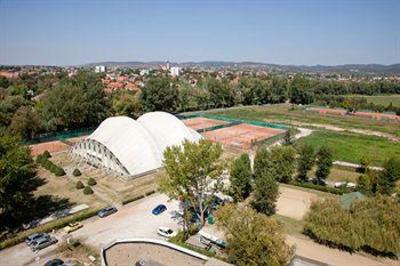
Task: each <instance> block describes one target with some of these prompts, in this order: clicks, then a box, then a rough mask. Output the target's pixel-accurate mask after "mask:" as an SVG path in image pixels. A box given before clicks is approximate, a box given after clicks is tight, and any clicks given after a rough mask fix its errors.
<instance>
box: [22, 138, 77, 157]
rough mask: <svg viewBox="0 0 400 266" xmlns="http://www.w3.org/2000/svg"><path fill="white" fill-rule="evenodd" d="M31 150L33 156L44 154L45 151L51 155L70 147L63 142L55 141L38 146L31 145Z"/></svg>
mask: <svg viewBox="0 0 400 266" xmlns="http://www.w3.org/2000/svg"><path fill="white" fill-rule="evenodd" d="M29 148H31V154H32V156H36V155H39V154H42V153H43V152H44V151H46V150H47V151H49V152H50V153H54V152H60V151H64V150H66V149H68V148H69V146H68V145H67V144H65V143H63V142H61V141H58V140H55V141H50V142H43V143H38V144H32V145H29Z"/></svg>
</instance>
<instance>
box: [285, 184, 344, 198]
mask: <svg viewBox="0 0 400 266" xmlns="http://www.w3.org/2000/svg"><path fill="white" fill-rule="evenodd" d="M289 184H290V185H293V186H298V187H304V188H309V189H315V190H319V191H322V192H327V193H332V194H336V195H342V194H345V193H349V192H351V191H352V190H350V189H349V188H346V187H341V188H334V187H328V186H321V185H316V184H313V183H309V182H298V181H291V182H289Z"/></svg>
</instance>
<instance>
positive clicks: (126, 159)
mask: <svg viewBox="0 0 400 266" xmlns="http://www.w3.org/2000/svg"><path fill="white" fill-rule="evenodd" d="M201 138H202V136H201V135H200V134H199V133H197V132H196V131H194V130H193V129H191V128H188V127H186V126H185V125H184V124H183V122H182V121H180V120H179V119H178V118H176V117H175V116H173V115H171V114H169V113H165V112H151V113H147V114H144V115H142V116H141V117H139V118H138V119H137V120H134V119H132V118H129V117H125V116H117V117H110V118H107V119H106V120H104V121H103V122H102V123H101V124H100V126H99V127H98V128H97V129H96V130H95V131H94V132H93V133H92V134H91V135H90V136H88V137H87V138H86V139H85V140H83V141H81V142H79V143H78V144H76V145H75V146H73V147H72V150H71V152H72V154H73V155H74V156H75V157H77V158H80V159H83V160H84V161H86V162H87V163H89V164H91V165H95V166H96V167H99V168H104V169H107V170H111V171H114V172H116V173H118V174H120V175H122V176H127V177H136V176H141V175H145V174H146V173H148V172H150V171H153V170H155V169H157V168H160V167H161V166H162V160H163V152H164V150H165V149H166V148H167V147H168V146H172V145H180V144H181V143H182V142H183V141H184V140H188V141H193V142H197V141H199V140H200V139H201Z"/></svg>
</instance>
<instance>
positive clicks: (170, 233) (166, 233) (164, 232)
mask: <svg viewBox="0 0 400 266" xmlns="http://www.w3.org/2000/svg"><path fill="white" fill-rule="evenodd" d="M157 234H159V235H160V236H163V237H166V238H171V237H174V236H176V234H177V232H175V231H174V230H172V229H171V228H168V227H164V226H160V227H158V229H157Z"/></svg>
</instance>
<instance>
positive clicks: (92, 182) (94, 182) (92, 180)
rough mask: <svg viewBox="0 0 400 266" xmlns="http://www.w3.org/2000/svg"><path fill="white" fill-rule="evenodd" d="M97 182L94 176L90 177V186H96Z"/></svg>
mask: <svg viewBox="0 0 400 266" xmlns="http://www.w3.org/2000/svg"><path fill="white" fill-rule="evenodd" d="M96 184H97V182H96V180H94V178H92V177H91V178H89V180H88V185H89V186H95V185H96Z"/></svg>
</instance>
